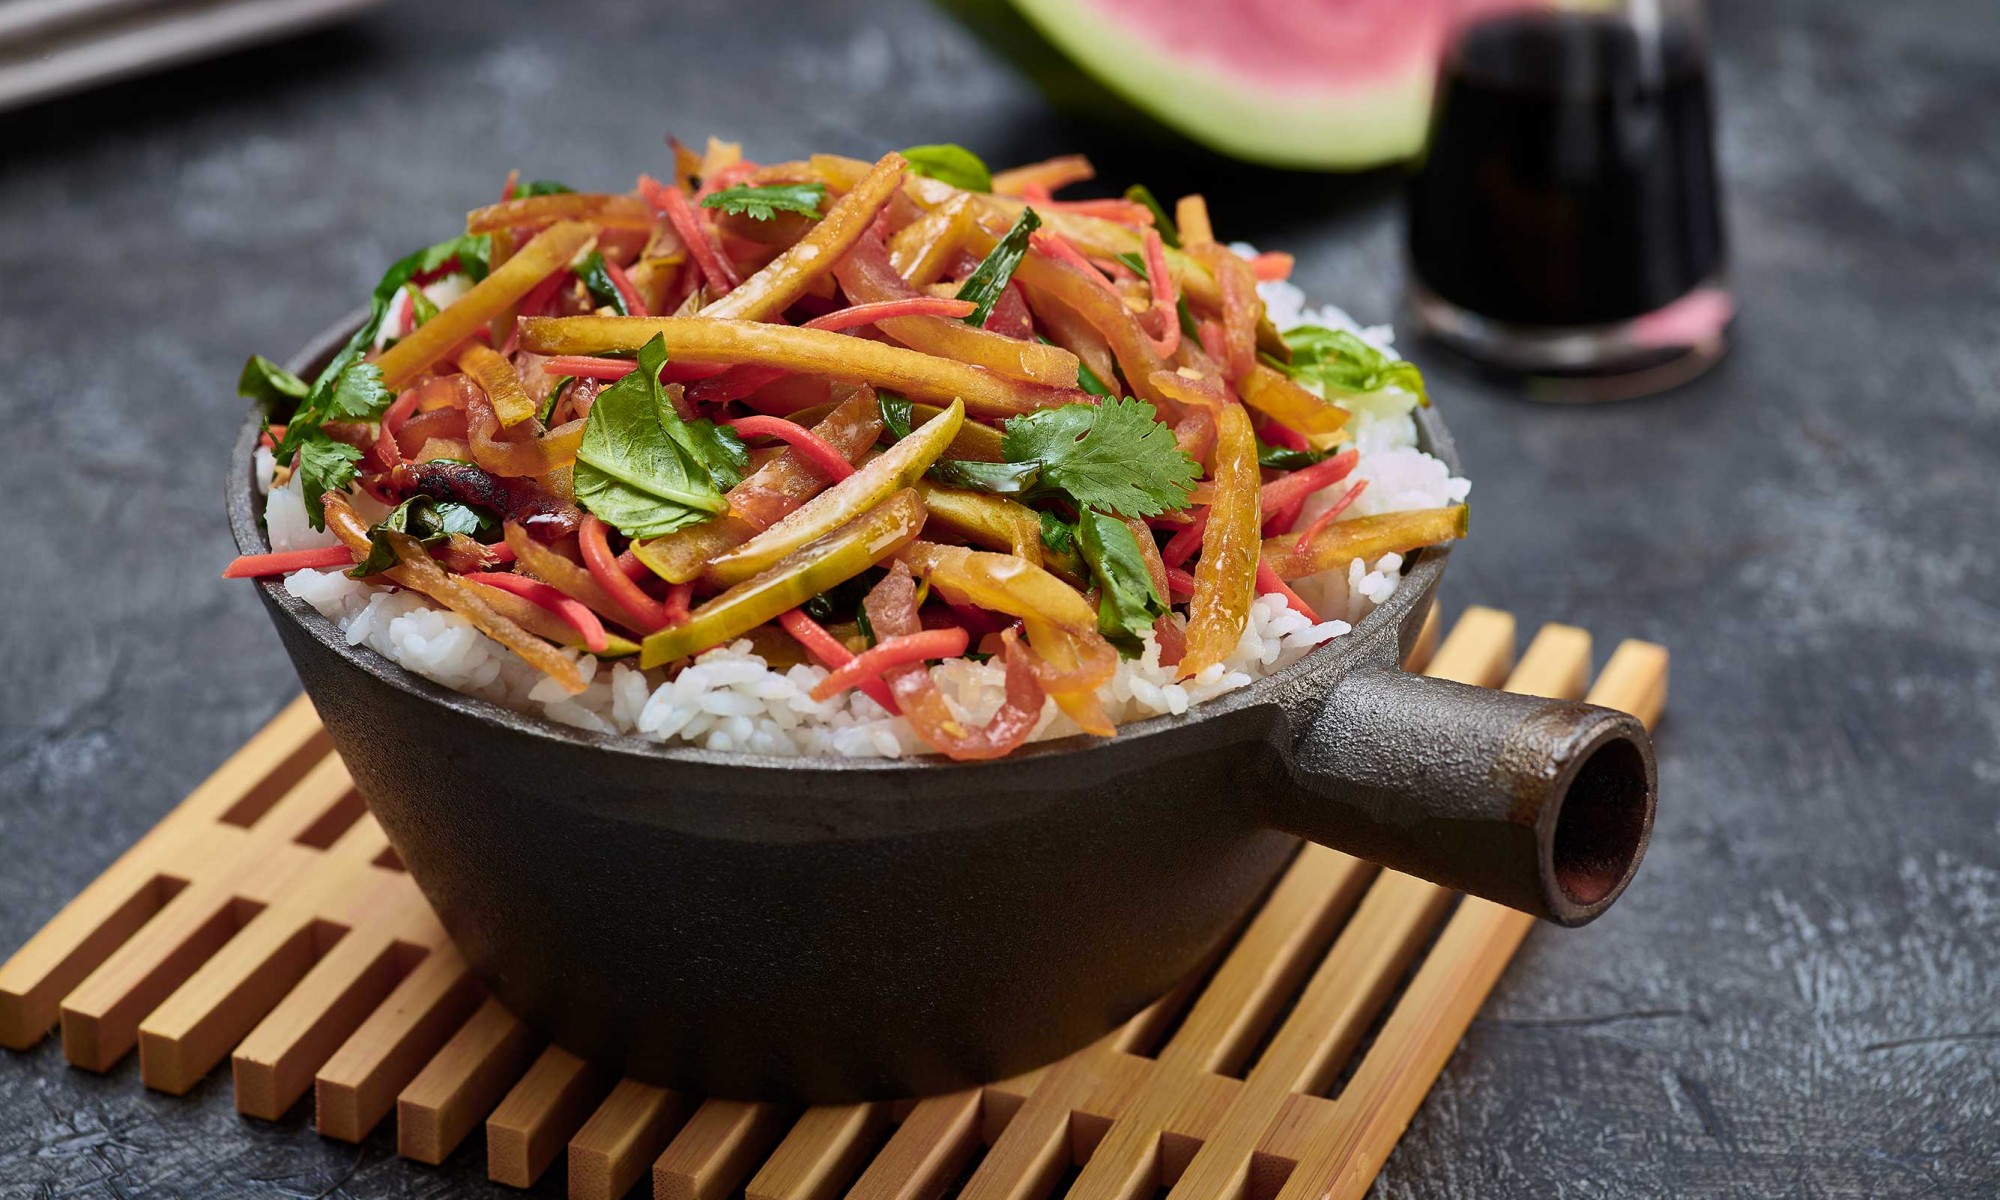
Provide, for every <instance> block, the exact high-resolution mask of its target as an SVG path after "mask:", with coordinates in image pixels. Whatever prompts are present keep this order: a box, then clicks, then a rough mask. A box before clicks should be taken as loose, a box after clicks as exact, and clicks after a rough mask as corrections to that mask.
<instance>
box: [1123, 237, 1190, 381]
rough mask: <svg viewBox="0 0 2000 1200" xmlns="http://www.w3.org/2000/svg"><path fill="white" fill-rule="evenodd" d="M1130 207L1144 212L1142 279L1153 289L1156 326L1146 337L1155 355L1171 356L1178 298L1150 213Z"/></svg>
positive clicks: (1176, 342) (1177, 338) (1177, 340)
mask: <svg viewBox="0 0 2000 1200" xmlns="http://www.w3.org/2000/svg"><path fill="white" fill-rule="evenodd" d="M1119 203H1121V204H1122V203H1128V202H1127V201H1120V202H1119ZM1133 207H1134V208H1137V209H1138V210H1139V211H1141V212H1143V213H1145V214H1146V224H1147V229H1146V278H1147V279H1148V280H1149V281H1150V282H1151V284H1152V288H1153V307H1152V309H1151V313H1150V315H1151V316H1152V318H1153V324H1155V325H1157V326H1159V327H1160V332H1159V333H1157V334H1154V333H1151V332H1148V333H1147V335H1146V340H1147V341H1149V342H1151V343H1152V344H1153V352H1154V353H1155V354H1158V355H1159V356H1160V357H1161V358H1171V357H1172V356H1173V353H1174V351H1176V350H1178V349H1180V348H1181V314H1180V309H1179V304H1178V300H1179V298H1178V297H1177V296H1175V295H1174V277H1173V274H1172V272H1171V271H1169V270H1168V268H1167V247H1166V243H1165V242H1162V241H1161V240H1160V231H1159V230H1157V229H1154V228H1152V227H1151V226H1152V222H1153V214H1152V213H1151V212H1150V211H1149V210H1148V209H1147V208H1146V207H1145V206H1144V205H1138V204H1135V205H1133Z"/></svg>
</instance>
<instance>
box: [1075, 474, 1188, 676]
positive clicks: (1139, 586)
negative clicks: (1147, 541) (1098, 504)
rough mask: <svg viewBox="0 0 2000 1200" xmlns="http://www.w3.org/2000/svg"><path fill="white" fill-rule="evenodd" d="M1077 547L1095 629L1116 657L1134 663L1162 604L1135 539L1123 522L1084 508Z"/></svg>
mask: <svg viewBox="0 0 2000 1200" xmlns="http://www.w3.org/2000/svg"><path fill="white" fill-rule="evenodd" d="M1076 530H1077V539H1076V540H1077V545H1078V547H1079V548H1080V549H1082V551H1083V561H1084V562H1086V563H1089V564H1090V574H1091V576H1092V577H1093V578H1094V579H1096V580H1097V585H1098V589H1099V590H1098V600H1097V629H1098V632H1100V633H1102V634H1103V635H1104V636H1105V638H1106V639H1107V640H1109V641H1110V642H1111V644H1112V645H1114V646H1116V647H1118V652H1119V653H1120V654H1123V655H1124V656H1125V657H1127V658H1136V657H1138V656H1139V655H1140V654H1141V653H1142V652H1143V650H1144V645H1143V644H1142V642H1141V640H1140V639H1141V638H1142V637H1143V636H1144V635H1145V634H1146V632H1147V631H1148V630H1150V629H1152V627H1153V620H1154V618H1156V617H1158V616H1160V615H1162V614H1164V613H1165V612H1166V611H1167V603H1166V600H1165V599H1164V598H1162V597H1161V595H1160V593H1159V592H1158V591H1157V590H1155V589H1154V587H1153V575H1152V572H1151V571H1149V570H1147V569H1146V559H1145V556H1144V555H1143V554H1142V553H1141V552H1140V550H1139V539H1138V538H1137V537H1136V536H1134V535H1133V533H1132V530H1131V528H1130V527H1129V526H1127V525H1126V524H1125V522H1123V521H1120V520H1119V519H1118V518H1116V517H1113V516H1109V515H1107V514H1105V513H1101V512H1099V511H1097V510H1096V509H1094V508H1086V509H1084V510H1083V511H1082V512H1081V513H1079V514H1078V516H1077V525H1076Z"/></svg>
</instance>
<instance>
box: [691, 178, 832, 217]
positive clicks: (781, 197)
mask: <svg viewBox="0 0 2000 1200" xmlns="http://www.w3.org/2000/svg"><path fill="white" fill-rule="evenodd" d="M824 203H826V185H825V184H823V183H772V184H766V185H764V186H763V187H751V186H750V185H749V184H739V185H737V186H736V187H732V188H723V189H722V190H721V191H719V192H715V193H712V194H711V195H708V196H704V197H702V201H701V206H702V207H703V208H719V209H721V210H722V211H723V212H726V213H728V214H729V215H730V216H732V217H749V218H750V219H751V220H753V221H769V220H771V219H772V218H773V217H776V216H777V215H778V214H779V213H781V212H792V213H797V214H799V215H800V216H802V217H811V218H813V219H814V220H815V221H816V220H818V219H819V218H820V217H821V216H822V215H823V214H822V213H821V212H820V207H819V206H820V205H822V204H824Z"/></svg>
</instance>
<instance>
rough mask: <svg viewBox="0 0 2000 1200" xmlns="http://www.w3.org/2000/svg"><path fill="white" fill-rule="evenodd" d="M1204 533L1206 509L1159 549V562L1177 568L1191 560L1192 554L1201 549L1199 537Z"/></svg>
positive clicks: (1205, 528)
mask: <svg viewBox="0 0 2000 1200" xmlns="http://www.w3.org/2000/svg"><path fill="white" fill-rule="evenodd" d="M1206 532H1208V509H1207V508H1203V509H1202V510H1201V511H1200V512H1198V513H1196V514H1195V515H1194V519H1193V520H1191V521H1189V522H1188V523H1187V524H1185V525H1183V526H1181V528H1180V532H1178V533H1176V534H1174V536H1172V537H1170V538H1168V539H1167V544H1166V545H1165V546H1163V547H1161V548H1160V561H1162V562H1164V563H1166V564H1167V565H1168V566H1169V567H1178V566H1180V565H1181V564H1182V563H1184V562H1186V561H1187V560H1188V559H1190V558H1193V557H1194V552H1195V551H1197V550H1199V549H1201V535H1202V534H1204V533H1206Z"/></svg>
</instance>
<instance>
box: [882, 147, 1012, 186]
mask: <svg viewBox="0 0 2000 1200" xmlns="http://www.w3.org/2000/svg"><path fill="white" fill-rule="evenodd" d="M903 157H904V158H906V159H909V160H910V170H912V171H915V172H916V173H917V174H919V175H928V176H930V177H931V178H932V179H935V180H937V181H938V182H940V183H948V184H950V185H951V186H953V187H955V188H963V189H965V190H966V191H968V192H990V191H992V190H993V172H991V171H989V170H987V169H986V164H985V163H984V162H982V161H981V160H980V157H979V156H978V155H977V154H974V153H973V152H972V151H970V150H967V149H966V148H965V147H963V146H959V145H954V144H952V143H950V142H944V143H940V144H935V145H928V146H911V147H910V148H909V149H907V150H905V151H903Z"/></svg>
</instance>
